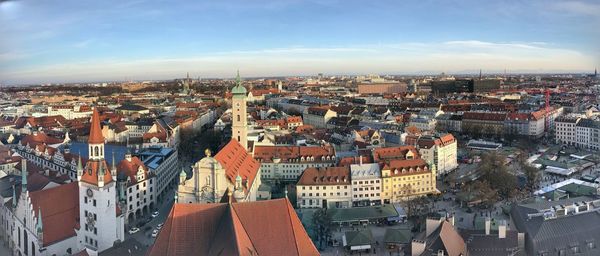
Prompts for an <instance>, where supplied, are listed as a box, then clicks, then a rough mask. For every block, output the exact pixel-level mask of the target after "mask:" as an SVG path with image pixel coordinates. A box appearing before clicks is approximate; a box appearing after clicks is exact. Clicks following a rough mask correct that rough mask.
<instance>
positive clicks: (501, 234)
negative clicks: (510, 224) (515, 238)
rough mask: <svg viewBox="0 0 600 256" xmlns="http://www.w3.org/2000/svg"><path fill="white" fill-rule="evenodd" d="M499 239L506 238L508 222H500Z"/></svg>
mask: <svg viewBox="0 0 600 256" xmlns="http://www.w3.org/2000/svg"><path fill="white" fill-rule="evenodd" d="M498 238H500V239H502V238H506V221H505V220H502V221H500V225H498Z"/></svg>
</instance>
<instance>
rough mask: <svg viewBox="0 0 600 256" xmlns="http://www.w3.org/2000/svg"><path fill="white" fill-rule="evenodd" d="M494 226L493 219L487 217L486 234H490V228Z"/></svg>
mask: <svg viewBox="0 0 600 256" xmlns="http://www.w3.org/2000/svg"><path fill="white" fill-rule="evenodd" d="M491 228H492V221H491V220H490V217H487V218H485V234H486V235H489V234H490V229H491Z"/></svg>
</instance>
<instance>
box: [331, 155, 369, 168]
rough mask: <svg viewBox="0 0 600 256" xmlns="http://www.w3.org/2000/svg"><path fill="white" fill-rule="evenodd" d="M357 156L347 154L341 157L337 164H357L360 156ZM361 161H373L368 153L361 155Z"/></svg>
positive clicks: (365, 162)
mask: <svg viewBox="0 0 600 256" xmlns="http://www.w3.org/2000/svg"><path fill="white" fill-rule="evenodd" d="M359 157H360V156H347V157H343V158H342V159H340V161H339V162H338V166H350V165H351V164H358V163H360V158H359ZM362 162H363V164H370V163H373V158H371V156H370V155H363V156H362Z"/></svg>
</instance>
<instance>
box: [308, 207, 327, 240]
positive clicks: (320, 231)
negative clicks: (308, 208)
mask: <svg viewBox="0 0 600 256" xmlns="http://www.w3.org/2000/svg"><path fill="white" fill-rule="evenodd" d="M312 223H313V224H314V225H315V230H316V233H317V234H316V235H317V241H318V242H319V247H320V248H323V243H324V242H326V241H327V238H328V237H330V236H331V216H329V215H328V214H327V209H325V208H321V209H318V210H316V211H315V212H314V213H313V216H312Z"/></svg>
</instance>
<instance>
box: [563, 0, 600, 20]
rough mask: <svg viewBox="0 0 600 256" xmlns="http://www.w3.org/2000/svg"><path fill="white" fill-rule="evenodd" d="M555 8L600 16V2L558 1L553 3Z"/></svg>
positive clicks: (576, 13)
mask: <svg viewBox="0 0 600 256" xmlns="http://www.w3.org/2000/svg"><path fill="white" fill-rule="evenodd" d="M551 6H552V7H553V8H554V9H555V10H557V11H561V12H566V13H571V14H574V15H587V16H594V17H600V3H598V2H595V3H592V2H584V1H569V0H566V1H558V2H556V3H553V4H552V5H551Z"/></svg>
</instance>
